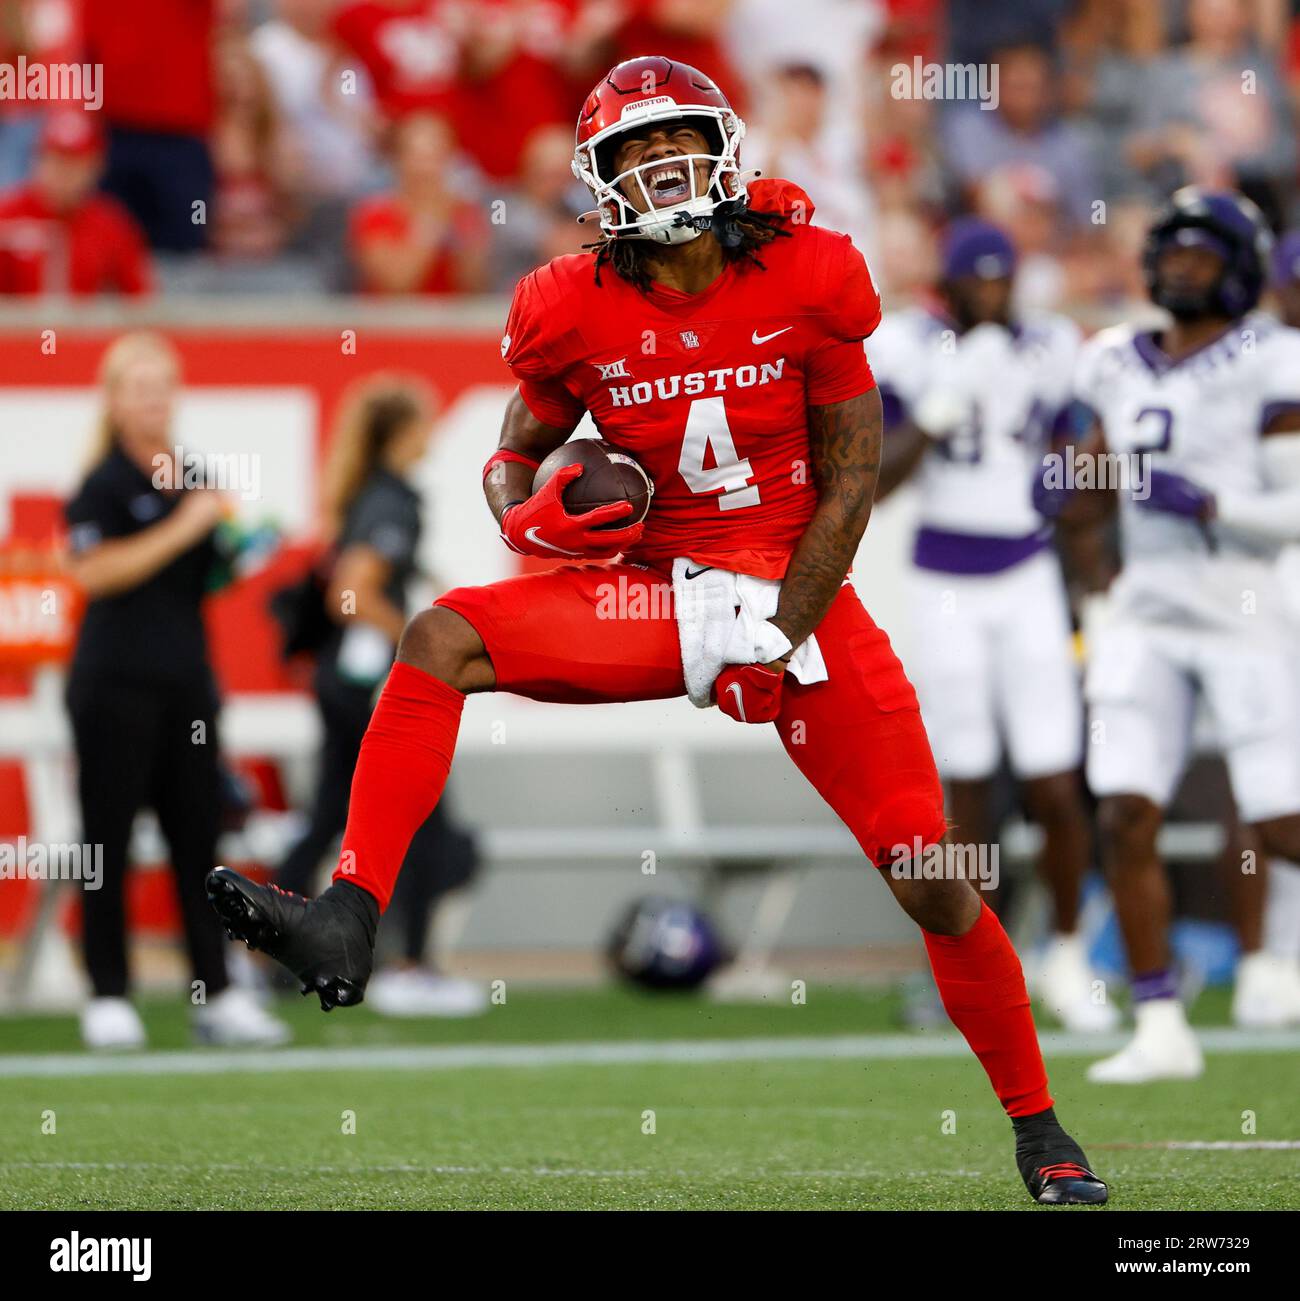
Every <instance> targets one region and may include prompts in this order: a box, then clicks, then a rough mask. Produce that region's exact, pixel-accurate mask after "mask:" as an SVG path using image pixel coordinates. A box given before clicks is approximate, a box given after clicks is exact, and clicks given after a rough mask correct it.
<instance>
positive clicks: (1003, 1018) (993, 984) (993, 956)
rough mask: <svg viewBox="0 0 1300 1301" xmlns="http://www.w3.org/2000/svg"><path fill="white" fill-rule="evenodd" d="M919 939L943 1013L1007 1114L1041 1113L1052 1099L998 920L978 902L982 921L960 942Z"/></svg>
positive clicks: (1016, 964)
mask: <svg viewBox="0 0 1300 1301" xmlns="http://www.w3.org/2000/svg"><path fill="white" fill-rule="evenodd" d="M921 934H922V935H924V936H925V948H926V952H927V953H929V955H930V967H931V969H932V970H933V971H934V979H935V983H936V984H937V985H938V986H939V997H940V998H941V999H943V1006H944V1009H945V1010H946V1011H947V1013H948V1015H949V1016H950V1017H951V1018H952V1023H953V1025H955V1026H956V1027H957V1029H958V1030H960V1031H961V1032H962V1034H963V1036H965V1039H966V1042H967V1043H968V1044H970V1046H971V1051H972V1052H974V1054H975V1056H976V1057H978V1058H979V1059H980V1065H981V1066H983V1067H984V1070H985V1072H986V1073H987V1074H988V1077H989V1082H990V1083H991V1084H992V1085H993V1092H994V1093H996V1094H997V1095H998V1101H999V1102H1000V1103H1001V1104H1002V1105H1003V1107H1005V1108H1006V1112H1007V1115H1008V1116H1032V1115H1034V1114H1036V1113H1037V1112H1040V1111H1045V1110H1046V1109H1047V1108H1048V1107H1050V1106H1051V1105H1052V1098H1051V1095H1050V1094H1049V1093H1048V1091H1047V1068H1046V1067H1045V1066H1044V1065H1043V1054H1042V1052H1041V1050H1040V1049H1039V1047H1038V1034H1037V1032H1036V1031H1035V1030H1034V1017H1033V1013H1032V1012H1030V1010H1029V994H1028V991H1027V990H1026V989H1025V975H1024V972H1023V971H1021V969H1020V959H1019V958H1017V957H1016V951H1015V949H1013V948H1012V947H1011V941H1010V940H1009V939H1007V933H1006V931H1004V930H1003V929H1002V923H1001V922H1000V921H998V919H997V914H996V913H994V911H993V910H992V909H991V908H989V907H987V906H986V905H984V904H983V903H982V901H981V911H980V915H979V920H978V921H976V923H975V925H974V926H972V927H971V928H970V930H968V931H967V932H966V934H965V935H931V934H930V932H929V931H922V932H921Z"/></svg>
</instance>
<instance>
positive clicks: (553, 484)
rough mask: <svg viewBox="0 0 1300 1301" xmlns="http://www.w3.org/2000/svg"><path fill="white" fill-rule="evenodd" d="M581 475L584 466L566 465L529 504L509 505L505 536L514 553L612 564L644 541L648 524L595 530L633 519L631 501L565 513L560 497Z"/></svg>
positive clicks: (503, 528) (503, 529) (503, 519)
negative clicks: (567, 485)
mask: <svg viewBox="0 0 1300 1301" xmlns="http://www.w3.org/2000/svg"><path fill="white" fill-rule="evenodd" d="M581 473H582V466H581V465H566V466H565V467H564V468H563V469H562V470H557V471H556V472H555V473H554V474H553V475H552V476H551V477H550V478H549V479H548V480H547V481H546V486H545V487H544V488H542V489H541V491H540V492H535V493H533V495H532V496H531V497H529V498H528V500H527V501H521V502H516V503H515V504H514V505H513V506H507V507H506V509H505V513H504V514H503V515H502V516H501V538H502V541H504V542H505V544H506V546H508V547H509V548H510V549H511V551H517V552H519V554H520V555H521V556H541V557H542V558H543V559H545V560H554V559H555V557H556V556H572V557H575V558H576V557H581V558H582V559H584V560H609V559H611V558H612V557H614V556H616V555H618V554H619V552H620V551H626V550H627V549H628V548H629V547H631V546H634V545H635V544H636V543H637V542H639V541H640V540H641V534H642V533H643V532H645V524H644V523H640V524H629V525H628V526H627V528H622V529H598V528H597V527H596V526H597V525H599V524H606V523H608V522H609V521H610V520H616V519H622V518H623V517H624V516H625V515H630V514H631V513H632V503H631V502H630V501H615V502H610V504H609V505H607V506H597V507H596V508H595V510H589V511H587V512H586V513H585V514H582V515H570V514H569V512H568V511H567V510H565V509H564V501H563V498H562V495H561V494H562V493H563V492H564V488H565V485H566V484H569V483H572V482H573V481H574V479H576V478H577V477H578V476H579V475H580V474H581Z"/></svg>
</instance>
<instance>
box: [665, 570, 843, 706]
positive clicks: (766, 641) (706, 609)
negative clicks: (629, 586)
mask: <svg viewBox="0 0 1300 1301" xmlns="http://www.w3.org/2000/svg"><path fill="white" fill-rule="evenodd" d="M780 596H781V584H780V582H779V581H778V580H777V579H775V578H754V577H753V576H752V575H750V574H733V573H732V572H731V571H730V570H729V569H718V568H715V567H711V566H707V565H698V564H696V563H695V561H693V560H690V559H688V558H687V557H684V556H679V557H678V558H677V559H676V560H674V561H673V607H674V612H675V614H676V616H677V634H678V637H679V639H680V641H681V646H682V674H683V677H684V678H685V680H686V694H687V695H688V696H689V697H690V698H691V704H693V705H694V706H695V707H696V708H697V709H708V708H709V706H710V705H712V704H713V703H714V701H713V698H712V697H713V683H714V681H715V680H716V678H717V676H718V674H719V673H721V672H722V670H723V668H724V667H725V666H726V665H728V664H768V663H771V661H772V660H774V659H779V658H780V657H781V656H782V655H783V654H784V653H785V651H786V650H787V648H788V647H789V640H788V638H787V637H786V636H785V634H784V633H782V631H781V630H780V629H779V628H778V627H777V626H776V625H775V624H773V623H769V622H768V620H769V619H770V618H771V617H772V616H773V615H774V614H775V613H776V604H777V601H778V600H779V599H780ZM790 672H791V673H793V674H794V676H795V680H796V681H798V682H802V683H804V684H805V685H809V684H811V683H813V682H825V681H826V678H827V673H826V661H825V660H824V659H823V658H822V653H821V648H820V647H819V646H818V645H817V638H816V636H812V637H809V638H808V640H807V641H805V642H804V643H803V644H802V645H800V646H798V647H796V648H795V652H794V654H793V655H792V656H791V657H790Z"/></svg>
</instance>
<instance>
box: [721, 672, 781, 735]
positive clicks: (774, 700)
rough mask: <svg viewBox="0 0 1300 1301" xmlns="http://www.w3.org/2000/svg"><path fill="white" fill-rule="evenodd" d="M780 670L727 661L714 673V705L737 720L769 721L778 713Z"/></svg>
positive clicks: (779, 707) (739, 721)
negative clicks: (715, 699) (724, 665)
mask: <svg viewBox="0 0 1300 1301" xmlns="http://www.w3.org/2000/svg"><path fill="white" fill-rule="evenodd" d="M784 681H785V670H784V668H782V671H781V672H780V673H777V672H775V671H774V670H772V669H769V668H768V667H767V666H766V665H765V664H728V665H727V667H726V668H725V669H723V670H722V672H721V673H719V674H718V678H717V681H716V682H715V683H714V684H713V692H714V695H715V696H716V697H717V700H718V708H719V709H720V710H722V712H723V713H724V714H726V715H727V717H728V718H734V719H735V720H736V722H738V723H770V722H772V720H773V719H774V718H776V716H777V714H779V713H780V712H781V684H782V683H783V682H784Z"/></svg>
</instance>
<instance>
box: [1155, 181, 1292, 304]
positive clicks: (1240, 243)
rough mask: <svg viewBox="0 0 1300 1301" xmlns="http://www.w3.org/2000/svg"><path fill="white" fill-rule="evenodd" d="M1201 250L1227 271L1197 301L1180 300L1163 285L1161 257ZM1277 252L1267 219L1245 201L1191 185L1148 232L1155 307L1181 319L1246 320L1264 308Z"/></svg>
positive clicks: (1230, 193) (1175, 197) (1177, 195)
mask: <svg viewBox="0 0 1300 1301" xmlns="http://www.w3.org/2000/svg"><path fill="white" fill-rule="evenodd" d="M1198 245H1199V246H1200V247H1203V248H1209V249H1212V250H1213V251H1214V252H1215V253H1217V254H1218V255H1219V256H1220V257H1221V258H1222V259H1223V271H1222V273H1221V274H1220V276H1219V278H1218V280H1217V281H1216V282H1215V283H1214V285H1213V286H1212V287H1211V288H1210V289H1209V290H1207V291H1206V292H1205V293H1204V294H1203V295H1200V296H1198V297H1197V299H1195V300H1190V299H1186V300H1185V296H1179V297H1178V298H1177V299H1175V298H1174V296H1173V295H1171V294H1170V293H1169V292H1167V291H1166V290H1165V289H1164V288H1163V287H1162V286H1161V284H1160V279H1159V275H1158V264H1159V261H1160V256H1161V254H1162V253H1164V252H1165V251H1166V250H1167V249H1169V248H1177V247H1191V246H1198ZM1272 249H1273V236H1272V233H1271V232H1270V231H1269V228H1268V223H1267V222H1266V221H1265V220H1264V214H1263V213H1262V212H1260V210H1259V209H1258V208H1257V207H1256V206H1255V205H1254V204H1253V203H1252V202H1251V201H1250V200H1249V199H1248V198H1246V196H1245V195H1243V194H1237V193H1235V192H1234V191H1232V190H1203V189H1201V188H1200V187H1198V186H1195V185H1185V186H1184V187H1183V188H1182V189H1181V190H1178V191H1176V192H1175V194H1174V195H1173V197H1172V198H1171V199H1170V200H1169V203H1168V205H1167V206H1166V208H1165V209H1164V211H1163V212H1162V213H1161V214H1160V215H1159V216H1158V217H1157V218H1156V220H1155V222H1154V224H1153V225H1152V227H1151V229H1150V230H1149V231H1148V232H1147V240H1146V246H1145V248H1144V249H1143V251H1142V270H1143V273H1144V274H1145V276H1146V282H1147V290H1148V292H1149V293H1150V295H1151V301H1152V302H1153V303H1155V304H1156V305H1157V306H1158V307H1164V308H1166V309H1167V310H1168V311H1171V312H1173V313H1174V314H1175V315H1181V316H1211V315H1215V316H1226V317H1228V318H1229V319H1235V318H1236V317H1238V316H1244V315H1245V314H1246V313H1247V312H1249V311H1250V310H1251V308H1253V307H1254V306H1255V305H1256V303H1258V302H1259V296H1260V294H1261V293H1262V292H1263V290H1264V281H1265V278H1266V277H1267V275H1268V270H1269V256H1270V254H1271V252H1272Z"/></svg>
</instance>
